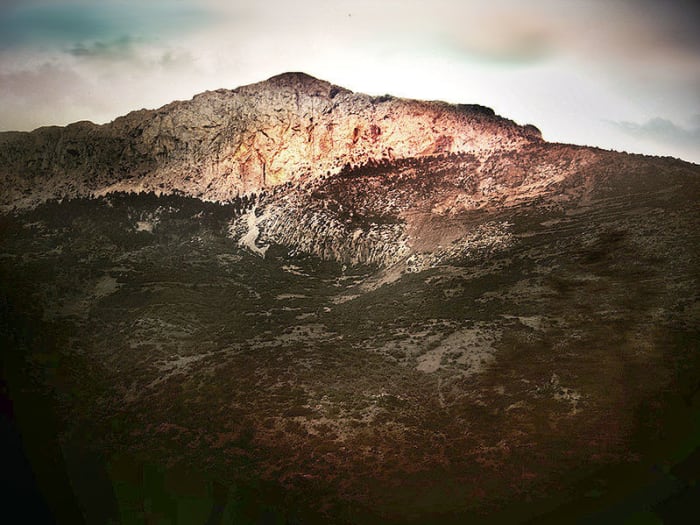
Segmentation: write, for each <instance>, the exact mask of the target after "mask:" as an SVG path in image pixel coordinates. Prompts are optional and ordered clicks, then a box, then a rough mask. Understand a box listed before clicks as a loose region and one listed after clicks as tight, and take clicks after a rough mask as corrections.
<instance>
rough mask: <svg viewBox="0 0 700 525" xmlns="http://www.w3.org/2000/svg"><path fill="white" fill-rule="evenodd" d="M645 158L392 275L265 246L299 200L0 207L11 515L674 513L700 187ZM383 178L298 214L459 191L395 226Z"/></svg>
mask: <svg viewBox="0 0 700 525" xmlns="http://www.w3.org/2000/svg"><path fill="white" fill-rule="evenodd" d="M460 162H462V164H463V165H464V166H467V165H468V163H469V159H461V160H460ZM650 166H651V167H650V168H648V170H647V172H644V173H642V174H637V175H636V176H635V177H627V178H625V177H619V178H614V177H608V178H605V177H602V176H601V177H599V178H597V179H596V180H600V181H603V180H604V181H605V183H604V184H603V183H601V184H600V185H599V186H596V187H595V188H589V189H590V190H591V191H588V192H587V193H585V194H583V195H580V194H577V196H576V198H575V199H573V200H569V201H566V202H563V203H561V202H558V201H557V200H556V199H549V200H547V201H538V200H537V199H534V198H533V199H530V200H527V201H524V202H523V203H517V202H516V203H510V205H509V206H508V207H502V208H499V207H498V206H494V207H488V206H487V207H479V206H475V207H474V210H473V211H471V212H469V213H465V214H463V215H460V217H459V228H461V229H462V231H464V232H472V235H471V236H467V238H466V241H465V240H464V239H462V240H461V241H460V242H461V243H462V244H459V243H457V244H452V245H449V246H447V247H446V246H441V247H440V249H441V250H442V252H439V251H438V252H435V250H436V249H437V248H435V249H434V250H433V251H434V252H435V253H439V256H435V257H432V256H430V255H428V256H424V257H423V258H422V259H419V260H418V262H416V260H417V259H416V258H415V257H413V258H409V259H410V260H404V261H403V263H401V264H394V262H395V260H398V259H400V258H401V257H402V254H401V253H398V254H397V253H395V252H394V251H391V249H388V248H386V246H385V247H384V248H377V249H376V250H375V248H373V247H372V246H375V245H372V244H367V245H366V246H365V245H362V246H359V247H355V248H357V250H360V251H356V255H357V254H359V261H357V260H356V261H355V263H356V264H353V263H352V262H353V261H351V260H348V261H344V257H343V256H335V255H337V254H338V253H340V254H341V255H342V254H344V253H345V254H346V255H347V254H349V255H347V256H348V257H349V258H350V259H352V254H353V253H355V252H353V251H352V249H348V250H345V251H343V248H342V246H341V247H338V246H331V245H330V244H329V245H328V246H327V247H326V248H324V249H308V250H303V249H297V248H298V247H299V246H300V243H301V241H300V240H299V239H297V240H296V241H295V242H296V244H297V247H296V248H295V247H293V246H292V247H290V246H285V245H282V244H275V243H274V242H270V243H269V246H267V247H266V248H267V251H266V252H265V253H264V255H265V257H264V258H263V257H261V254H260V253H255V252H256V250H255V247H257V246H258V245H256V244H255V242H257V238H256V236H255V235H253V233H250V232H251V230H247V233H248V234H249V235H250V236H249V238H248V242H246V241H245V240H243V241H242V240H241V239H243V238H244V237H245V235H246V228H247V227H248V226H247V225H250V224H252V223H249V222H247V221H248V219H246V217H248V218H250V220H253V216H251V215H249V214H251V213H253V214H257V215H256V216H260V217H263V216H264V215H260V213H261V210H263V211H262V213H263V214H264V213H268V212H267V211H264V210H272V211H271V212H269V213H274V212H275V211H276V212H277V213H282V212H281V211H280V210H281V209H282V208H281V206H282V205H283V204H284V203H287V204H284V205H285V206H292V205H291V204H288V203H290V202H298V198H299V195H300V194H299V193H298V192H301V191H302V190H301V189H299V188H296V189H295V188H291V189H290V188H287V189H285V190H284V191H283V192H282V193H280V192H278V193H277V194H276V195H273V196H266V197H264V198H261V199H260V201H258V202H255V203H254V202H253V200H252V199H251V201H250V202H247V201H246V202H240V201H238V202H236V203H234V204H229V205H219V204H212V203H205V202H202V201H199V200H197V199H194V198H186V197H177V196H163V197H156V196H154V195H148V194H142V195H127V194H112V195H108V196H106V197H103V198H100V199H92V200H90V199H84V200H71V201H64V202H62V203H57V202H52V203H47V204H43V205H41V206H39V207H37V208H36V209H34V210H31V211H24V212H17V213H15V214H13V215H4V216H2V218H1V222H0V228H1V229H0V271H1V272H2V274H1V283H2V297H1V303H0V306H1V312H0V315H1V316H2V318H1V320H0V326H1V327H2V347H3V375H4V377H5V383H6V385H5V389H6V394H7V396H8V399H9V400H11V402H10V403H9V404H6V410H5V412H6V413H7V416H6V418H5V420H6V425H5V426H7V428H8V432H7V433H8V435H10V436H11V437H13V436H14V438H15V444H14V445H13V446H14V448H12V446H8V448H7V450H8V451H9V452H8V454H6V455H7V456H8V458H9V457H10V456H12V458H13V459H12V460H11V462H10V463H8V464H11V465H12V469H10V470H9V472H11V473H12V474H6V477H8V478H10V481H9V482H7V483H8V486H14V488H13V489H12V490H15V491H16V492H14V493H12V492H8V491H9V490H10V489H7V490H6V494H8V495H9V496H8V498H7V499H8V501H9V507H8V508H13V507H17V508H19V510H20V512H23V513H25V514H26V517H27V520H26V522H30V521H33V520H35V521H41V520H43V519H44V518H46V519H48V518H49V516H50V515H52V516H53V517H54V519H55V520H56V521H58V522H60V523H79V522H81V521H83V522H86V523H110V522H113V523H211V524H213V523H465V522H468V523H480V522H486V523H492V522H496V523H501V522H504V523H514V522H527V521H530V520H531V521H533V522H534V523H565V522H571V521H573V520H580V521H582V522H586V523H606V522H607V523H623V522H625V521H626V520H632V521H631V522H632V523H658V522H668V523H673V522H681V521H682V519H683V516H684V515H685V513H686V512H689V511H692V510H693V509H694V506H695V502H696V501H697V497H698V485H697V481H698V472H699V471H700V463H699V460H698V456H699V452H698V445H699V444H700V358H698V352H699V351H700V348H699V347H700V303H699V301H698V299H699V294H700V287H699V286H698V284H699V277H700V257H699V255H700V253H699V246H700V242H699V241H700V213H699V212H698V207H697V203H698V196H699V192H698V188H699V187H700V182H699V181H698V177H697V170H695V173H694V174H693V173H690V174H688V173H681V174H677V175H669V174H667V175H666V176H665V178H663V179H661V178H659V177H660V176H657V175H658V174H657V173H655V172H654V170H653V169H652V168H653V163H651V164H650ZM684 166H685V167H681V168H679V170H680V171H683V170H685V171H691V172H692V171H693V169H694V168H692V169H691V168H690V167H688V165H684ZM467 167H468V166H467ZM465 169H466V168H465ZM433 171H435V170H433ZM516 171H517V170H516ZM412 173H413V172H412ZM419 175H420V174H419ZM448 175H449V174H448ZM407 177H408V179H410V176H407ZM392 180H394V181H395V180H397V179H391V178H390V176H389V175H388V174H387V173H385V172H383V171H382V170H381V169H372V170H367V169H365V170H364V171H363V170H358V171H357V172H353V173H349V174H348V173H345V174H343V175H342V176H339V177H337V178H331V180H327V181H324V182H323V183H322V184H323V186H322V187H321V186H320V185H317V186H316V187H307V188H305V189H304V190H303V191H306V192H307V193H308V199H309V201H308V202H307V209H310V210H314V209H315V208H314V206H316V207H318V209H321V207H323V209H324V210H326V211H325V213H327V214H330V215H332V217H334V220H337V221H338V224H341V223H342V224H345V225H348V224H349V225H350V226H351V228H350V229H349V230H348V231H349V232H350V233H349V234H348V235H353V233H352V232H353V231H360V230H361V232H360V233H358V234H357V236H356V237H358V238H359V237H361V235H362V232H369V233H368V235H369V236H370V237H371V236H372V235H374V233H372V232H375V231H376V232H379V233H377V235H380V234H383V233H382V232H384V233H385V234H386V235H388V236H389V237H388V238H389V240H390V241H391V232H392V231H394V230H393V229H392V228H394V224H395V223H396V224H399V223H404V222H405V221H404V219H405V217H407V216H408V215H407V214H410V213H411V212H415V213H421V209H422V208H421V207H420V202H424V200H425V199H428V200H430V199H431V198H433V197H434V196H435V195H437V194H439V193H440V192H447V191H448V190H449V188H447V189H445V188H446V186H444V185H443V186H440V185H437V186H436V185H434V184H433V185H431V184H427V185H425V184H423V183H420V184H419V182H420V181H421V180H424V179H421V178H420V177H418V178H417V179H410V180H413V182H410V180H409V182H406V183H405V184H409V183H410V184H414V186H412V187H411V188H412V189H411V192H410V193H411V196H412V197H411V198H413V199H414V200H415V199H418V200H416V202H415V203H413V204H411V207H412V209H411V210H398V211H396V210H393V209H392V208H391V206H389V205H388V204H387V203H388V202H390V201H391V202H397V200H396V199H398V202H402V201H401V199H402V198H408V197H401V196H400V195H398V194H396V192H397V191H399V190H400V189H401V188H402V187H403V186H402V185H401V184H404V183H401V184H399V183H392ZM433 180H434V181H438V180H442V179H439V178H436V179H433ZM445 180H447V179H445ZM449 180H450V181H452V182H453V183H455V184H456V182H454V181H455V180H456V179H455V177H452V176H451V178H449ZM572 180H573V182H571V184H572V185H574V186H576V187H580V186H585V183H586V180H583V179H581V180H578V182H577V179H572ZM416 181H418V182H416ZM462 183H463V184H464V185H465V187H466V185H468V184H470V181H468V180H466V181H465V180H462V182H461V183H460V184H462ZM319 184H321V183H319ZM392 184H393V185H392ZM421 184H423V185H421ZM363 185H364V186H363ZM353 188H355V189H356V188H363V190H362V191H354V190H353ZM367 188H375V190H374V191H375V192H376V194H379V195H383V196H384V197H382V198H383V199H384V200H382V198H380V199H379V201H380V202H375V203H373V202H367V201H368V199H369V197H368V195H369V196H371V195H373V193H372V192H371V191H370V190H368V189H367ZM376 188H379V189H376ZM564 190H565V189H562V191H561V192H558V193H557V194H558V195H563V194H565V193H566V192H565V191H564ZM421 191H422V192H423V193H420V192H421ZM470 191H471V190H470ZM474 191H475V192H476V189H474ZM295 192H297V193H295ZM392 192H394V193H392ZM481 194H483V192H482V193H481ZM416 195H418V196H420V195H422V196H423V197H420V199H423V200H420V199H419V198H418V197H416ZM431 196H433V197H431ZM265 199H267V201H265ZM275 199H276V200H275ZM294 199H297V201H295V200H294ZM392 199H393V200H392ZM441 199H442V198H441ZM369 200H371V199H369ZM419 201H420V202H419ZM443 201H444V199H442V200H440V202H443ZM323 202H326V203H327V204H323V206H320V204H319V203H323ZM430 202H431V203H432V204H431V206H434V202H437V201H435V199H433V200H431V201H430ZM314 203H315V204H314ZM290 209H292V210H296V208H290ZM348 209H351V210H353V209H354V210H358V209H361V210H364V215H362V214H358V213H354V214H352V216H350V215H348V211H347V210H348ZM329 210H330V211H329ZM432 210H433V211H432V212H431V213H433V214H434V215H435V216H436V217H437V216H440V217H443V216H444V217H446V216H447V215H449V211H444V210H442V209H441V210H435V208H432ZM426 213H427V212H426ZM401 214H403V215H401ZM440 214H443V215H440ZM445 214H447V215H445ZM313 217H314V219H313V221H311V220H310V219H309V221H307V222H303V221H302V222H301V223H300V224H303V225H306V227H308V228H311V225H312V224H316V222H314V221H317V220H318V219H317V217H318V215H313ZM397 217H400V218H397ZM324 220H325V219H324ZM441 220H442V219H441ZM241 221H243V222H241ZM402 221H403V222H402ZM324 224H325V229H324V231H326V232H327V231H329V229H328V224H327V223H324ZM415 224H416V226H415V230H416V231H418V234H416V238H419V237H420V232H421V231H423V232H424V233H423V236H424V237H425V238H426V239H429V238H430V235H429V232H430V231H431V230H430V228H437V229H439V228H443V230H444V229H445V228H446V227H445V223H444V222H440V223H439V224H438V223H435V224H432V226H431V223H429V222H427V223H426V222H425V221H422V222H421V221H418V222H415ZM263 226H264V224H263V223H262V222H261V228H262V227H263ZM237 228H238V230H241V228H242V230H243V233H241V231H238V230H237ZM270 228H271V229H268V231H267V235H268V237H269V239H270V240H271V241H274V240H275V237H274V234H275V232H276V234H278V235H282V234H283V233H284V232H282V233H280V231H281V230H279V227H277V226H275V228H277V229H276V230H275V229H274V228H272V227H270ZM363 228H364V229H363ZM373 228H375V229H374V230H373ZM382 228H384V229H382ZM419 230H420V231H419ZM295 231H298V228H297V230H295ZM425 231H427V232H428V234H426V233H425ZM270 232H272V233H270ZM261 235H262V234H261ZM338 235H339V236H340V237H339V238H341V237H342V232H341V233H339V234H338ZM261 238H262V237H261ZM311 240H313V239H311ZM394 240H395V239H394ZM324 242H327V243H332V242H333V239H332V238H326V239H325V240H324ZM377 242H379V241H377ZM387 242H388V241H387ZM392 242H393V241H392ZM426 242H427V241H426ZM251 243H252V244H251ZM465 243H466V244H465ZM375 244H377V243H375ZM377 245H378V244H377ZM246 246H247V247H246ZM260 246H261V247H260V248H259V250H258V251H263V249H262V245H260ZM316 246H318V245H316ZM355 248H353V249H355ZM426 249H427V248H426ZM431 249H433V248H431ZM362 250H364V251H362ZM372 250H375V251H372ZM387 250H388V251H387ZM363 254H364V255H363ZM407 261H408V262H407ZM4 424H5V423H4ZM8 425H9V426H8ZM20 451H23V453H24V455H25V456H26V457H25V458H24V459H23V458H22V457H19V456H17V455H16V454H15V453H17V454H19V452H20ZM25 459H26V462H25ZM8 461H9V459H8ZM27 462H28V463H27ZM29 464H30V465H31V468H29ZM29 472H31V473H32V474H31V475H30V474H29ZM12 476H15V477H14V478H12ZM13 481H14V483H13ZM13 494H15V495H16V496H15V495H13ZM32 494H34V496H32ZM23 498H24V499H23ZM32 498H34V499H32Z"/></svg>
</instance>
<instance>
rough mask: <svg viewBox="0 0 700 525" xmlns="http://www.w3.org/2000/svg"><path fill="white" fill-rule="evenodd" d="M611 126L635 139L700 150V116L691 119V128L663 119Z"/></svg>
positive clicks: (615, 123) (614, 123) (617, 123)
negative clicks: (693, 147)
mask: <svg viewBox="0 0 700 525" xmlns="http://www.w3.org/2000/svg"><path fill="white" fill-rule="evenodd" d="M611 124H612V125H614V126H616V127H617V128H618V129H620V130H621V131H623V132H625V133H627V134H628V135H632V136H634V137H638V138H642V139H650V140H653V141H658V142H662V143H666V144H672V145H678V146H695V147H697V148H698V149H700V115H695V116H694V117H693V118H692V119H691V126H692V127H689V128H688V127H683V126H679V125H678V124H676V123H674V122H672V121H671V120H668V119H665V118H661V117H656V118H653V119H650V120H648V121H646V122H645V123H643V124H637V123H635V122H627V121H621V122H611Z"/></svg>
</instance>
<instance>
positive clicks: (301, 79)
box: [254, 71, 331, 91]
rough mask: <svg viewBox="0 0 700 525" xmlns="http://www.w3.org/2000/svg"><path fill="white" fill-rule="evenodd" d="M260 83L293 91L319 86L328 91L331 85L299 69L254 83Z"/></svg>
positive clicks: (308, 89)
mask: <svg viewBox="0 0 700 525" xmlns="http://www.w3.org/2000/svg"><path fill="white" fill-rule="evenodd" d="M261 84H262V85H266V86H270V87H273V88H275V89H292V90H294V91H314V90H318V89H319V88H320V89H321V90H324V91H329V90H330V87H331V83H330V82H327V81H325V80H321V79H318V78H316V77H313V76H311V75H309V74H307V73H303V72H300V71H291V72H287V73H281V74H279V75H275V76H273V77H270V78H268V79H267V80H265V81H263V82H260V83H259V84H254V85H261Z"/></svg>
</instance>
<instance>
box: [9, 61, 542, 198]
mask: <svg viewBox="0 0 700 525" xmlns="http://www.w3.org/2000/svg"><path fill="white" fill-rule="evenodd" d="M539 141H541V136H540V133H539V131H538V130H537V129H536V128H534V127H533V126H524V127H523V126H518V125H516V124H515V123H514V122H512V121H510V120H507V119H504V118H501V117H498V116H496V115H495V114H494V112H493V111H492V110H490V109H488V108H484V107H482V106H476V105H450V104H447V103H444V102H422V101H416V100H405V99H400V98H395V97H391V96H384V97H371V96H368V95H364V94H361V93H353V92H351V91H349V90H347V89H344V88H341V87H338V86H334V85H332V84H330V83H329V82H325V81H322V80H318V79H315V78H313V77H310V76H308V75H305V74H302V73H286V74H283V75H279V76H275V77H272V78H270V79H269V80H267V81H264V82H260V83H257V84H252V85H248V86H243V87H239V88H238V89H235V90H232V91H231V90H224V89H220V90H216V91H210V92H205V93H202V94H200V95H197V96H195V97H194V98H193V99H192V100H189V101H178V102H173V103H171V104H168V105H166V106H163V107H162V108H159V109H156V110H140V111H134V112H132V113H129V114H128V115H126V116H123V117H120V118H117V119H116V120H114V121H113V122H111V123H109V124H105V125H101V126H98V125H96V124H93V123H91V122H77V123H75V124H71V125H69V126H66V127H45V128H39V129H37V130H35V131H32V132H30V133H24V132H7V133H0V182H1V183H2V186H3V190H4V191H3V193H2V197H0V205H1V206H2V207H3V208H4V209H8V208H12V207H20V208H21V207H27V206H32V205H35V204H37V203H39V202H42V201H44V200H47V199H50V198H61V197H74V196H84V195H101V194H105V193H108V192H110V191H156V192H166V193H169V192H173V191H180V192H183V193H185V194H187V195H191V196H195V197H200V198H204V199H207V200H219V201H224V200H229V199H231V198H233V197H235V196H236V195H239V194H248V193H252V192H258V191H260V190H261V189H262V188H266V187H271V186H276V185H279V184H284V183H285V182H287V181H295V180H307V179H314V178H317V177H319V176H321V175H324V174H326V173H329V172H330V173H335V172H337V171H339V170H340V169H341V168H342V167H343V166H345V165H346V164H351V165H356V164H364V163H366V162H367V161H368V159H402V158H411V157H420V156H430V155H438V154H445V153H451V152H465V153H472V154H474V155H475V156H476V157H478V158H480V159H486V158H488V157H489V156H491V155H493V154H494V153H495V152H508V151H514V150H517V149H519V148H520V147H522V146H523V145H526V144H531V143H536V142H539Z"/></svg>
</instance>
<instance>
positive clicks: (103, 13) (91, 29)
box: [0, 2, 215, 51]
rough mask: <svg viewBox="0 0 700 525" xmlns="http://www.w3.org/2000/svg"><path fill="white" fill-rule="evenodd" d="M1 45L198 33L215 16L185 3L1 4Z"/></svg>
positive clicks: (69, 46) (70, 43) (70, 45)
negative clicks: (196, 30)
mask: <svg viewBox="0 0 700 525" xmlns="http://www.w3.org/2000/svg"><path fill="white" fill-rule="evenodd" d="M0 13H1V16H0V47H2V48H4V49H13V48H24V47H33V48H41V47H44V46H59V47H64V48H66V49H67V50H69V51H70V50H72V49H74V48H75V46H76V45H79V44H82V43H87V42H94V41H100V42H105V41H117V40H119V39H122V38H139V39H149V38H151V37H152V36H155V37H163V36H172V35H177V34H179V33H182V32H189V31H192V30H195V29H199V28H201V27H203V26H206V25H207V24H210V23H213V22H214V21H215V13H214V12H212V11H211V10H208V9H204V8H201V7H199V6H197V5H196V4H188V3H185V2H178V3H165V2H155V3H153V2H119V3H115V2H100V3H86V2H83V3H72V4H63V3H57V4H46V3H32V2H30V3H28V4H17V5H14V4H10V5H9V6H7V5H3V6H0Z"/></svg>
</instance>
